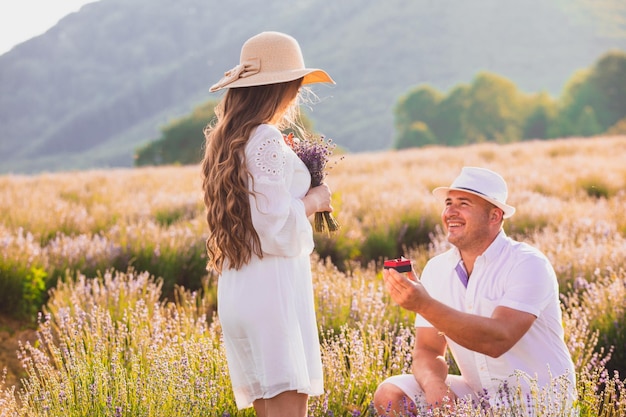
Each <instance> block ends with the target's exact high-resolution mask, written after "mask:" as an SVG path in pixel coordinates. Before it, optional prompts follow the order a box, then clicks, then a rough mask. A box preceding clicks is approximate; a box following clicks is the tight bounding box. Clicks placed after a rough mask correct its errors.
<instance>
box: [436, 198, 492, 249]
mask: <svg viewBox="0 0 626 417" xmlns="http://www.w3.org/2000/svg"><path fill="white" fill-rule="evenodd" d="M445 204H446V205H445V208H444V209H443V212H442V213H441V219H442V221H443V226H444V228H445V230H446V232H447V238H448V241H449V242H450V243H452V244H453V245H454V246H456V247H457V248H459V250H469V249H471V248H476V249H480V248H483V247H486V246H488V245H489V244H490V243H491V241H492V239H493V237H492V236H491V232H490V230H489V216H490V213H491V211H492V209H495V206H493V205H492V204H491V203H489V202H488V201H486V200H484V199H482V198H480V197H478V196H476V195H474V194H471V193H466V192H463V191H457V190H450V192H449V193H448V198H446V203H445ZM485 245H486V246H485Z"/></svg>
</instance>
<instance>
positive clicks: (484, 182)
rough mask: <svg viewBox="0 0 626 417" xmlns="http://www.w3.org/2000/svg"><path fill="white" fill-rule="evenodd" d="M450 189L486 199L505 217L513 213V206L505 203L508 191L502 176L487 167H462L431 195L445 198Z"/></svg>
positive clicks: (440, 198) (441, 198)
mask: <svg viewBox="0 0 626 417" xmlns="http://www.w3.org/2000/svg"><path fill="white" fill-rule="evenodd" d="M450 190H458V191H464V192H466V193H470V194H474V195H477V196H478V197H480V198H482V199H484V200H487V201H488V202H490V203H491V204H493V205H494V206H496V207H498V208H500V209H502V211H503V212H504V216H503V217H504V218H505V219H506V218H509V217H511V216H512V215H513V214H514V213H515V207H513V206H509V205H508V204H506V199H507V197H508V195H509V192H508V189H507V186H506V182H505V181H504V178H502V177H501V176H500V174H498V173H496V172H493V171H490V170H488V169H485V168H476V167H464V168H463V169H462V170H461V174H459V176H458V177H456V179H455V180H454V181H453V182H452V184H451V185H450V186H449V187H437V188H435V189H434V190H433V195H434V196H435V197H436V198H437V199H439V200H445V199H446V198H448V192H449V191H450Z"/></svg>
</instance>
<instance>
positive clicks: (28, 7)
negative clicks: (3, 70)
mask: <svg viewBox="0 0 626 417" xmlns="http://www.w3.org/2000/svg"><path fill="white" fill-rule="evenodd" d="M94 1H96V0H0V55H2V54H3V53H5V52H7V51H9V50H10V49H11V48H12V47H13V46H15V45H17V44H18V43H22V42H24V41H26V40H28V39H30V38H32V37H35V36H37V35H41V34H42V33H44V32H45V31H47V30H48V29H50V28H51V27H52V26H54V25H56V24H57V23H58V21H59V20H61V18H63V17H64V16H66V15H68V14H70V13H72V12H75V11H77V10H78V9H80V7H81V6H82V5H83V4H87V3H92V2H94Z"/></svg>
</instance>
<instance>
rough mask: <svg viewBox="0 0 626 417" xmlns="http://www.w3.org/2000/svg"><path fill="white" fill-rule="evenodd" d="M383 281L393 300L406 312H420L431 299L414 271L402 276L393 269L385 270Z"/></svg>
mask: <svg viewBox="0 0 626 417" xmlns="http://www.w3.org/2000/svg"><path fill="white" fill-rule="evenodd" d="M383 279H384V281H385V288H387V292H389V295H390V296H391V298H392V300H393V301H395V302H396V303H397V304H398V305H400V306H401V307H402V308H404V309H406V310H409V311H414V312H418V311H419V310H420V309H421V308H423V306H424V305H425V304H426V303H428V301H429V300H430V299H431V297H430V295H428V292H427V291H426V289H425V288H424V286H423V285H422V283H421V282H419V280H418V278H417V276H416V275H415V272H413V271H412V270H411V271H410V272H407V273H405V274H402V273H400V272H398V271H396V270H395V269H392V268H389V269H383Z"/></svg>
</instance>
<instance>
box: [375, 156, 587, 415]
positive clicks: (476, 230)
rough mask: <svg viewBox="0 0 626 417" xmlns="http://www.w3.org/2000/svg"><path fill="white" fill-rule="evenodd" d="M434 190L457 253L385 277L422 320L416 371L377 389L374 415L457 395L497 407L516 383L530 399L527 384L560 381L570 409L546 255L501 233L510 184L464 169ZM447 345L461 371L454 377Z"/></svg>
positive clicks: (565, 355)
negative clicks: (420, 268)
mask: <svg viewBox="0 0 626 417" xmlns="http://www.w3.org/2000/svg"><path fill="white" fill-rule="evenodd" d="M433 194H434V195H435V197H436V198H438V199H440V200H442V201H445V207H444V209H443V212H442V215H441V219H442V221H443V225H444V228H445V231H446V234H447V240H448V242H450V243H451V244H452V245H453V247H452V248H451V249H450V250H448V251H447V252H445V253H443V254H440V255H438V256H435V257H434V258H432V259H431V260H430V261H429V262H428V263H427V264H426V266H425V267H424V270H423V272H422V276H421V278H420V279H418V278H417V277H416V275H415V273H414V272H413V271H411V272H407V273H406V274H401V273H399V272H398V271H395V270H393V269H385V270H384V271H383V277H384V281H385V286H386V288H387V291H388V292H389V294H390V295H391V297H392V299H393V300H394V301H395V302H397V303H398V304H399V305H401V306H402V307H403V308H405V309H407V310H410V311H414V312H416V313H417V314H416V319H415V346H414V349H413V362H412V371H413V373H412V374H410V375H396V376H392V377H390V378H388V379H386V380H385V381H384V382H383V383H382V384H380V385H379V387H378V389H377V390H376V393H375V395H374V405H375V407H376V410H377V411H379V412H381V413H382V414H385V413H388V415H390V416H392V415H395V414H394V412H396V413H399V412H402V411H405V410H406V409H407V407H408V406H411V407H413V406H414V407H416V408H417V410H425V409H429V408H433V407H439V406H442V405H444V404H447V405H448V406H449V407H452V406H453V402H454V400H455V399H457V398H461V397H466V398H467V399H468V400H469V401H472V400H474V401H477V400H479V399H480V397H481V396H482V397H483V398H488V399H489V400H491V402H492V404H493V403H494V401H496V399H497V397H498V393H500V396H502V395H506V393H505V394H502V392H503V391H502V388H503V387H506V386H507V385H508V387H509V388H510V389H511V393H513V392H514V391H515V389H516V388H517V387H518V386H519V387H520V388H521V389H522V392H523V393H529V392H530V388H529V382H528V381H535V382H536V385H538V386H539V387H546V386H549V385H550V383H551V382H553V381H554V379H555V378H557V377H559V379H563V381H564V384H562V385H561V387H562V386H563V385H564V386H565V388H564V389H565V390H566V392H565V394H563V395H564V396H565V398H567V400H568V401H567V403H569V404H571V402H572V401H573V399H574V396H575V380H574V379H575V373H574V365H573V363H572V360H571V357H570V354H569V352H568V350H567V347H566V345H565V342H564V340H563V328H562V324H561V323H562V321H561V309H560V304H559V289H558V283H557V279H556V274H555V272H554V269H553V268H552V266H551V265H550V262H549V261H548V259H547V258H546V257H545V256H544V255H543V254H542V253H541V252H539V251H538V250H537V249H535V248H533V247H531V246H529V245H527V244H525V243H520V242H516V241H514V240H512V239H510V238H509V237H507V236H506V234H505V233H504V231H503V230H502V224H503V220H504V219H506V218H509V217H511V216H512V215H513V213H514V212H515V208H514V207H512V206H510V205H508V204H506V199H507V196H508V190H507V185H506V183H505V181H504V179H503V178H502V177H501V176H500V175H499V174H497V173H495V172H493V171H490V170H487V169H483V168H474V167H465V168H463V169H462V171H461V174H460V175H459V176H458V177H457V178H456V179H455V180H454V182H453V183H452V185H451V186H450V187H439V188H436V189H435V190H434V191H433ZM447 347H450V351H451V352H452V356H453V357H454V359H455V361H456V363H457V365H458V367H459V370H460V372H461V375H448V365H447V363H446V360H445V357H444V356H445V353H446V349H447ZM520 375H526V376H527V377H526V382H524V381H525V378H523V377H522V378H520V377H519V376H520ZM505 381H506V384H507V385H502V384H503V383H504V382H505ZM561 389H563V388H561ZM499 390H500V391H499ZM505 390H506V388H505ZM485 394H486V395H485ZM525 398H526V395H524V397H523V398H522V400H523V401H524V400H525ZM497 401H499V402H498V403H499V404H502V402H503V399H502V398H499V399H498V400H497Z"/></svg>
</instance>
